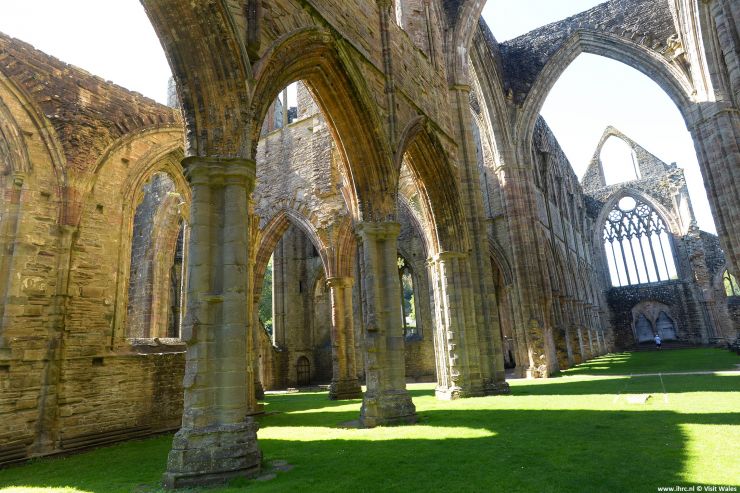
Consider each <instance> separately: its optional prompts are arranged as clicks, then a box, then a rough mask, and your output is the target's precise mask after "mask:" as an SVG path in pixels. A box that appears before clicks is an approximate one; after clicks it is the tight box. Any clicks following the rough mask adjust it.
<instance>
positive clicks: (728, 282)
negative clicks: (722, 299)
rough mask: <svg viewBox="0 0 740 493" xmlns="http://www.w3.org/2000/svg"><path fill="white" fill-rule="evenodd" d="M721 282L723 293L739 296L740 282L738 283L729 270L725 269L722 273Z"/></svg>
mask: <svg viewBox="0 0 740 493" xmlns="http://www.w3.org/2000/svg"><path fill="white" fill-rule="evenodd" d="M722 282H723V283H724V286H725V294H726V295H727V296H740V284H738V282H737V279H735V276H733V275H732V274H730V271H728V270H726V271H725V273H724V274H723V275H722Z"/></svg>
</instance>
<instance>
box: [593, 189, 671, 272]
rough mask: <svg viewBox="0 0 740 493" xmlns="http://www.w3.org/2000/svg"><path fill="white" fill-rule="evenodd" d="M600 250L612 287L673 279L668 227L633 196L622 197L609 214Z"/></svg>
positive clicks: (658, 216) (654, 211)
mask: <svg viewBox="0 0 740 493" xmlns="http://www.w3.org/2000/svg"><path fill="white" fill-rule="evenodd" d="M604 250H605V253H606V259H607V263H608V264H609V273H610V275H611V281H612V285H613V286H630V285H635V284H644V283H650V282H659V281H668V280H671V279H676V277H677V273H676V264H675V261H674V256H673V249H672V247H671V241H670V236H669V230H668V227H667V226H666V224H665V222H664V221H663V219H662V218H661V217H660V215H659V214H658V212H657V211H656V210H655V209H654V208H653V207H651V206H650V205H649V204H647V203H645V202H643V201H642V200H639V199H635V198H634V197H630V196H627V197H623V198H622V199H621V200H620V201H619V202H618V203H617V204H615V206H614V208H613V209H612V210H611V211H610V212H609V215H608V217H607V219H606V223H605V226H604Z"/></svg>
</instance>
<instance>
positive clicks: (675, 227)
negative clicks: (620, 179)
mask: <svg viewBox="0 0 740 493" xmlns="http://www.w3.org/2000/svg"><path fill="white" fill-rule="evenodd" d="M625 197H633V198H635V199H639V200H641V201H643V202H645V203H646V204H648V205H649V206H650V207H652V208H653V209H654V210H655V212H657V213H658V215H659V216H660V218H661V219H662V220H663V222H664V223H665V224H666V225H667V226H668V229H669V233H671V234H672V235H677V234H679V231H680V226H679V222H678V218H676V217H675V216H674V215H673V214H671V212H670V211H669V210H668V209H666V208H665V207H664V206H663V205H662V204H661V203H660V202H658V201H657V200H655V199H654V198H653V197H651V196H650V195H648V194H646V193H644V192H641V191H640V190H637V189H635V188H632V187H623V188H620V189H619V190H617V191H616V192H614V193H613V194H612V195H611V196H610V197H609V198H608V199H606V201H605V202H604V205H603V206H602V207H601V210H600V211H599V215H598V216H597V217H596V221H595V222H594V231H593V235H594V236H593V241H594V244H595V245H599V244H601V243H603V241H602V234H603V232H604V231H603V227H602V225H603V224H604V223H605V222H606V218H607V216H608V215H609V212H610V211H611V210H612V209H613V208H614V206H615V205H616V204H617V203H618V202H619V201H620V200H622V199H623V198H625Z"/></svg>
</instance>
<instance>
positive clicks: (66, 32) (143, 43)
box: [0, 0, 715, 232]
mask: <svg viewBox="0 0 740 493" xmlns="http://www.w3.org/2000/svg"><path fill="white" fill-rule="evenodd" d="M599 3H600V2H599V1H594V0H488V3H487V5H486V7H485V9H484V11H483V16H484V18H485V19H486V21H487V22H488V23H489V25H490V26H491V29H492V31H493V33H494V35H495V36H496V38H497V39H498V40H499V41H504V40H506V39H511V38H513V37H516V36H518V35H520V34H523V33H525V32H527V31H530V30H532V29H534V28H536V27H538V26H541V25H544V24H547V23H549V22H554V21H557V20H560V19H562V18H565V17H568V16H570V15H573V14H576V13H578V12H581V11H583V10H586V9H589V8H591V7H593V6H595V5H597V4H599ZM0 13H1V15H0V31H2V32H4V33H6V34H9V35H11V36H14V37H17V38H19V39H22V40H24V41H27V42H29V43H31V44H32V45H34V46H35V47H37V48H38V49H40V50H43V51H45V52H47V53H49V54H51V55H54V56H56V57H57V58H59V59H61V60H64V61H65V62H68V63H71V64H74V65H77V66H79V67H81V68H84V69H85V70H87V71H89V72H91V73H94V74H96V75H99V76H101V77H103V78H105V79H108V80H111V81H113V82H115V83H117V84H119V85H121V86H124V87H126V88H128V89H131V90H134V91H138V92H140V93H142V94H144V95H146V96H149V97H151V98H153V99H155V100H157V101H160V102H164V101H166V94H167V79H168V78H169V75H170V71H169V67H168V66H167V61H166V59H165V57H164V53H163V52H162V49H161V47H160V45H159V41H158V40H157V37H156V36H155V34H154V30H153V29H152V27H151V25H150V24H149V21H148V19H147V17H146V14H145V13H144V10H143V8H142V7H141V5H140V4H139V2H138V1H136V0H126V1H122V0H116V1H101V0H64V1H59V0H23V1H17V0H0ZM112 20H115V22H112ZM542 114H543V116H544V117H545V119H546V120H547V121H548V123H549V124H550V127H551V128H552V129H553V132H554V133H555V135H556V136H557V138H558V140H559V141H560V143H561V145H562V147H563V149H564V151H565V153H566V155H567V156H568V158H569V159H570V161H571V164H572V165H573V168H574V169H575V171H576V173H577V174H578V175H579V176H580V175H582V173H583V171H584V170H585V167H586V166H587V165H588V162H589V161H590V159H591V155H592V153H593V150H594V148H595V146H596V144H597V142H598V140H599V137H600V136H601V134H602V132H603V130H604V128H606V126H607V125H614V126H615V127H617V128H618V129H620V130H621V131H622V132H624V133H625V134H627V135H628V136H630V137H632V138H633V139H634V140H636V141H637V142H638V143H640V144H642V145H643V146H644V147H645V148H646V149H647V150H649V151H651V152H652V153H654V154H655V155H657V156H658V157H659V158H661V159H662V160H664V161H666V162H669V163H670V162H674V161H675V162H677V163H678V164H679V165H680V166H682V167H684V168H685V169H686V174H687V181H688V182H689V189H690V192H691V195H692V199H693V202H694V209H695V211H696V213H697V217H698V220H699V225H700V226H701V227H702V228H703V229H706V230H708V231H712V232H714V231H715V229H714V223H713V221H712V218H711V214H710V213H709V206H708V203H707V200H706V193H705V192H704V188H703V183H702V180H701V176H700V174H699V172H698V165H697V164H696V155H695V153H694V149H693V144H692V142H691V137H690V136H689V134H688V132H687V131H686V127H685V125H684V123H683V120H682V119H681V116H680V114H679V113H678V110H677V109H676V107H675V105H673V103H672V102H671V100H670V99H669V98H668V96H667V95H666V94H665V93H664V92H663V91H662V90H661V89H660V88H659V87H658V86H657V85H656V84H655V83H653V82H652V81H651V80H650V79H648V78H647V77H645V76H643V75H642V74H640V73H639V72H637V71H635V70H632V69H630V68H629V67H626V66H624V65H622V64H620V63H618V62H613V61H610V60H606V59H603V58H600V57H597V56H593V55H582V56H580V57H579V58H578V59H576V61H575V62H574V63H573V64H572V65H571V67H570V68H569V69H568V70H567V71H566V72H565V73H564V74H563V76H562V77H561V79H560V80H559V81H558V83H557V84H556V85H555V87H554V88H553V90H552V92H551V93H550V96H549V97H548V99H547V101H546V102H545V106H544V108H543V110H542ZM618 150H619V149H618V146H607V148H606V150H605V153H604V155H603V156H602V157H603V158H604V160H605V161H606V163H607V166H608V167H610V168H611V169H614V170H619V169H624V167H625V162H626V161H625V156H624V155H621V156H620V153H619V152H617V151H618ZM617 174H618V173H617Z"/></svg>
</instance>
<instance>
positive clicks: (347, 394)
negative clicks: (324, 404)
mask: <svg viewBox="0 0 740 493" xmlns="http://www.w3.org/2000/svg"><path fill="white" fill-rule="evenodd" d="M329 399H331V400H333V401H342V400H345V399H362V388H361V387H360V382H359V381H358V380H357V379H356V378H354V379H350V380H337V381H333V382H332V383H331V386H329Z"/></svg>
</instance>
